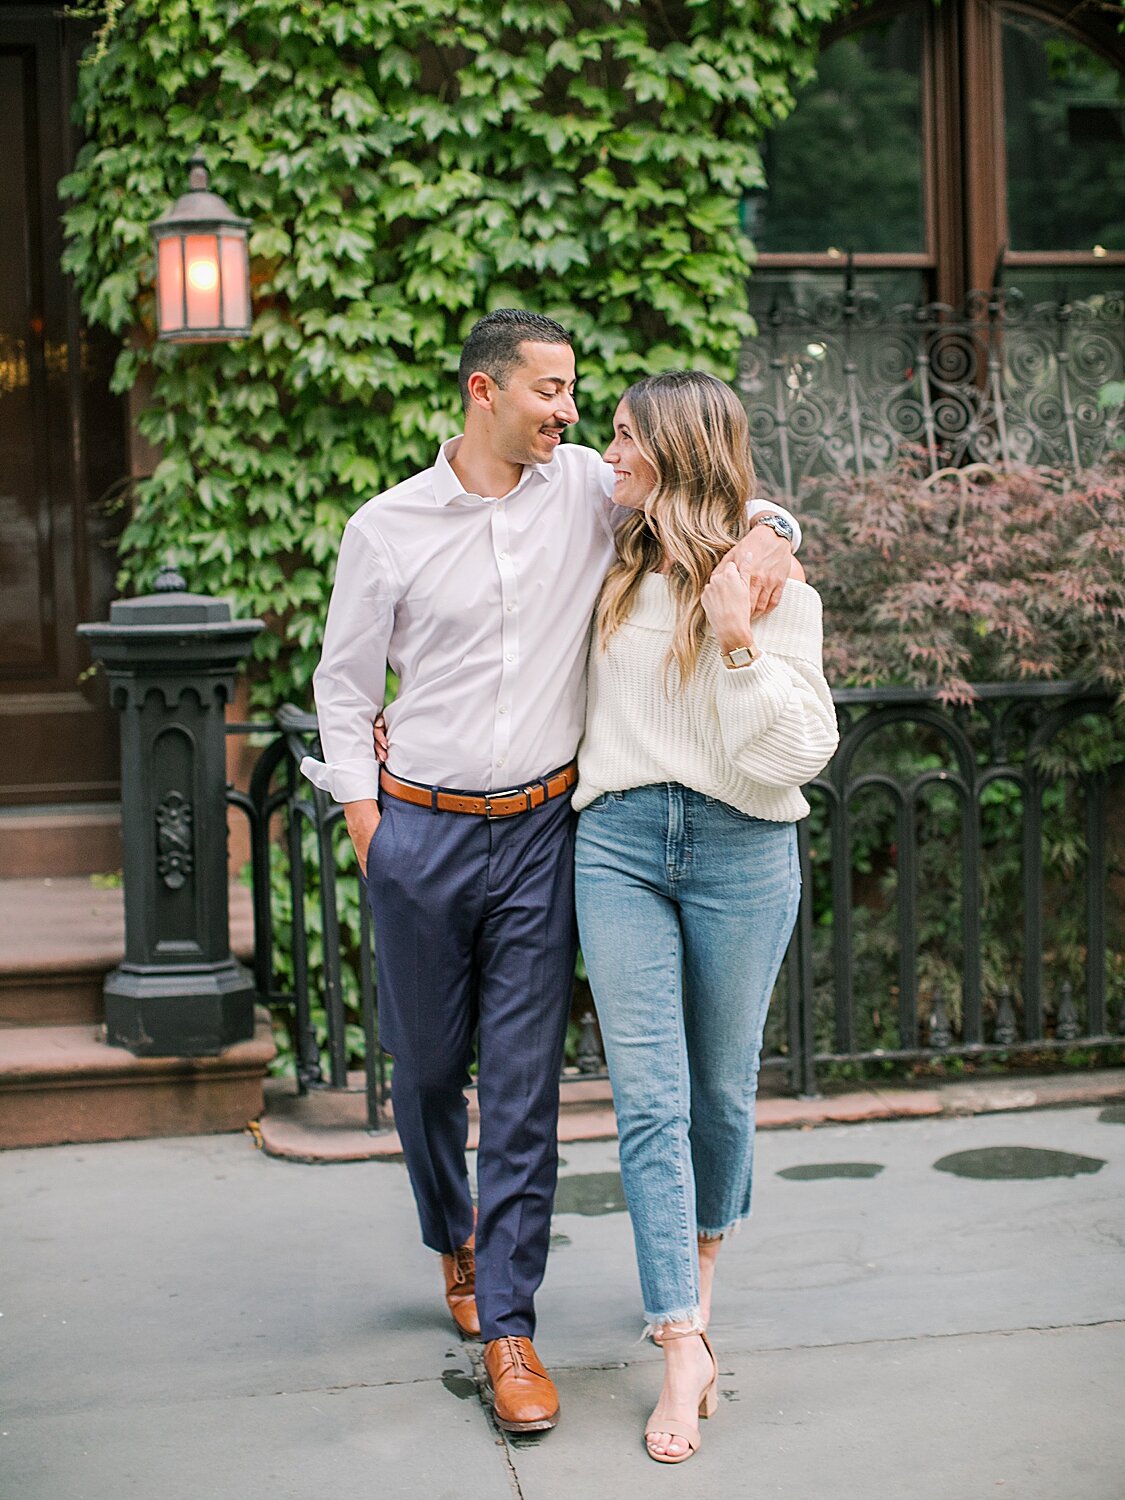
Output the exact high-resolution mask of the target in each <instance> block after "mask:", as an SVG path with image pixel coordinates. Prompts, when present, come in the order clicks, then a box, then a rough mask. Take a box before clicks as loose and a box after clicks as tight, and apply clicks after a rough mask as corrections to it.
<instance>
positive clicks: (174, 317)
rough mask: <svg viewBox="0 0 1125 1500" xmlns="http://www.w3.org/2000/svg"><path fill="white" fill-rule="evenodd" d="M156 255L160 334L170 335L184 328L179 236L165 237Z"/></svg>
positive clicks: (181, 249)
mask: <svg viewBox="0 0 1125 1500" xmlns="http://www.w3.org/2000/svg"><path fill="white" fill-rule="evenodd" d="M156 253H157V256H158V257H159V259H158V262H157V280H156V284H157V289H158V291H159V296H160V302H159V307H158V317H159V320H160V332H161V333H172V332H175V330H176V329H178V328H182V327H183V326H184V261H183V245H182V243H181V240H180V237H179V235H178V234H170V235H166V236H165V237H164V238H163V239H161V240H160V241H159V242H158V245H157V252H156Z"/></svg>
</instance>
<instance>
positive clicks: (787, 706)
mask: <svg viewBox="0 0 1125 1500" xmlns="http://www.w3.org/2000/svg"><path fill="white" fill-rule="evenodd" d="M779 609H780V610H783V611H784V613H783V614H782V616H781V618H780V619H779V620H777V621H775V622H773V623H772V624H771V622H770V617H769V616H766V618H765V619H763V620H762V621H761V623H760V624H759V626H758V627H757V628H756V630H755V636H756V639H757V643H758V645H759V647H760V649H761V651H762V655H761V656H760V657H758V659H757V661H755V662H753V663H752V664H751V665H750V666H748V667H737V668H735V669H733V670H731V669H729V668H726V667H723V669H722V670H721V671H719V672H717V673H715V674H714V683H715V709H716V712H717V714H718V719H719V727H720V729H721V731H722V736H723V748H724V749H725V751H726V754H727V756H728V758H729V760H730V761H731V764H732V765H734V766H736V767H737V768H738V770H740V771H741V772H742V773H743V775H745V776H748V777H749V778H750V780H751V781H754V782H757V783H758V784H759V785H760V786H775V787H785V786H800V785H801V784H802V783H803V782H806V781H811V780H812V778H813V777H814V776H816V775H817V774H818V773H819V772H820V771H822V770H823V769H824V767H825V766H826V765H827V764H828V762H829V760H831V758H832V753H833V751H834V750H835V748H836V744H837V741H838V739H839V735H838V732H837V729H836V710H835V708H834V707H833V705H832V694H831V692H830V691H829V688H828V684H827V682H825V680H824V673H823V672H822V671H821V667H820V657H821V640H822V628H823V627H822V624H821V603H820V597H819V595H817V594H816V593H815V592H814V590H812V589H810V588H808V587H805V588H804V589H803V590H802V592H801V593H800V595H797V596H794V595H793V594H792V593H791V591H788V590H787V593H786V600H785V602H784V603H783V604H782V605H780V606H779Z"/></svg>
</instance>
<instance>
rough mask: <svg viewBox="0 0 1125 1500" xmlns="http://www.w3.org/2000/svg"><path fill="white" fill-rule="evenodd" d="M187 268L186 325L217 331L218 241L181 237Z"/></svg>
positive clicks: (207, 236) (198, 236)
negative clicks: (182, 238) (215, 329)
mask: <svg viewBox="0 0 1125 1500" xmlns="http://www.w3.org/2000/svg"><path fill="white" fill-rule="evenodd" d="M184 260H185V262H186V266H187V272H186V274H187V326H188V327H189V328H218V327H219V324H220V320H219V239H218V236H217V235H214V234H188V235H185V236H184Z"/></svg>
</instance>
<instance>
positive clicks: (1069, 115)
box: [744, 0, 1125, 305]
mask: <svg viewBox="0 0 1125 1500" xmlns="http://www.w3.org/2000/svg"><path fill="white" fill-rule="evenodd" d="M1087 15H1088V16H1089V19H1088V20H1086V21H1085V22H1083V18H1084V17H1086V16H1087ZM1080 24H1081V25H1082V30H1081V31H1079V30H1076V29H1075V28H1076V27H1077V26H1078V25H1080ZM1122 41H1123V39H1122V38H1121V37H1120V36H1119V35H1118V33H1117V32H1116V30H1115V29H1114V28H1113V26H1112V25H1111V24H1110V21H1109V20H1107V19H1102V18H1101V17H1100V15H1099V13H1098V12H1097V11H1096V10H1094V8H1093V7H1090V6H1086V7H1081V6H1080V7H1078V8H1077V9H1075V8H1074V7H1073V6H1068V7H1067V8H1066V10H1065V11H1064V10H1063V8H1062V7H1061V6H1059V7H1055V6H1054V5H1052V4H1050V3H1044V4H1042V5H1039V6H1036V7H1034V8H1033V7H1030V6H1025V5H1015V4H1007V3H1000V0H941V3H940V4H934V3H929V0H911V3H908V4H905V5H903V4H893V3H886V4H876V5H873V6H869V7H866V8H864V9H862V10H860V11H858V12H857V13H856V14H855V15H853V16H851V17H850V18H849V19H848V21H847V22H846V23H844V24H843V25H842V26H840V27H837V28H835V29H834V30H832V31H830V32H829V33H828V34H827V35H826V37H825V40H824V44H823V47H822V53H821V59H820V65H819V73H818V77H817V79H816V81H815V82H813V83H812V84H810V85H809V86H808V87H807V88H806V89H805V91H804V93H803V94H802V95H801V96H799V98H798V101H797V106H796V108H795V110H794V112H793V113H792V115H790V117H789V118H788V119H787V120H785V121H784V122H783V123H782V124H781V125H779V126H778V128H777V129H776V130H775V131H774V132H773V133H772V135H771V137H770V138H769V139H768V141H767V142H766V147H765V153H764V155H765V162H764V165H765V175H766V183H767V186H766V188H765V189H764V190H763V191H761V192H753V193H750V194H748V195H747V198H746V200H745V204H744V223H745V227H746V229H747V231H748V233H749V234H750V236H751V238H752V239H753V240H754V242H755V244H756V246H757V249H758V252H759V261H758V268H757V272H756V280H757V282H758V285H757V287H756V289H755V292H754V299H755V303H756V304H757V305H761V303H762V300H763V297H768V295H769V294H770V293H771V292H775V293H776V294H777V295H779V296H781V297H783V298H784V297H788V296H791V295H792V292H793V288H794V285H795V286H797V287H800V286H805V287H811V286H815V285H817V284H818V283H821V282H823V281H825V278H827V284H831V282H832V281H833V280H835V281H836V282H837V283H838V281H839V275H838V273H839V270H840V267H841V265H842V264H843V262H844V261H845V260H846V258H847V256H848V254H849V253H851V255H852V256H853V258H854V265H855V268H856V272H857V277H858V278H859V279H860V281H861V283H863V284H869V285H872V286H875V285H878V286H879V288H880V290H881V291H882V292H883V293H884V295H886V294H887V293H890V295H892V296H898V295H903V296H910V297H913V298H916V299H917V300H919V301H930V300H937V301H942V302H947V303H951V304H954V305H959V304H960V303H961V302H962V301H963V299H964V297H965V294H966V293H967V292H968V291H969V290H970V289H972V288H976V287H989V286H991V285H992V284H993V275H994V271H995V269H996V267H997V265H1000V266H1001V268H1002V270H1003V272H1004V280H1005V282H1006V283H1011V282H1012V280H1013V276H1012V274H1011V273H1013V272H1016V271H1018V281H1019V283H1020V286H1021V288H1022V289H1023V290H1024V291H1025V292H1027V293H1028V294H1029V295H1030V296H1032V297H1034V298H1039V297H1040V296H1042V297H1044V298H1047V297H1059V296H1060V293H1061V294H1063V296H1064V300H1065V298H1066V297H1070V298H1073V297H1075V296H1082V295H1085V294H1087V293H1088V292H1090V291H1095V290H1097V289H1100V288H1104V287H1105V286H1107V285H1108V284H1109V282H1110V281H1112V280H1114V279H1116V282H1117V284H1120V283H1121V281H1122V279H1123V277H1122V269H1121V268H1123V267H1125V71H1123V70H1125V52H1123V47H1122Z"/></svg>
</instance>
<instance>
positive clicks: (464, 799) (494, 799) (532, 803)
mask: <svg viewBox="0 0 1125 1500" xmlns="http://www.w3.org/2000/svg"><path fill="white" fill-rule="evenodd" d="M577 780H578V763H577V762H576V761H573V760H572V761H571V763H570V765H568V766H563V767H562V768H561V770H558V771H552V773H551V774H550V776H544V777H543V779H542V780H541V781H531V782H529V783H528V784H527V786H517V787H509V788H508V789H507V790H506V791H503V792H450V791H446V790H445V788H444V787H440V786H422V785H420V784H419V783H418V782H416V781H400V780H399V779H398V777H397V776H392V775H391V773H390V772H389V771H388V770H387V768H386V766H383V767H381V768H380V771H379V785H380V786H381V787H382V788H383V790H384V791H385V792H387V793H388V794H389V795H390V796H392V797H397V798H398V799H399V801H401V802H413V803H414V805H415V807H428V808H429V809H430V811H431V812H455V813H476V814H477V816H478V817H483V818H514V817H515V816H516V815H517V814H518V813H525V812H530V811H531V809H532V808H533V807H542V806H543V804H544V802H550V801H551V799H552V798H554V797H561V796H562V794H563V793H564V792H569V791H570V789H571V787H572V786H573V785H574V784H575V782H576V781H577Z"/></svg>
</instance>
